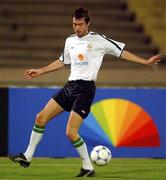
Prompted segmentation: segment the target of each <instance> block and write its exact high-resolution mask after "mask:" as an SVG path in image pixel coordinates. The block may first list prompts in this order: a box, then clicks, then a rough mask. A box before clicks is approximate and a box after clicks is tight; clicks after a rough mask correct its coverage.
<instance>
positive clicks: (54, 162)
mask: <svg viewBox="0 0 166 180" xmlns="http://www.w3.org/2000/svg"><path fill="white" fill-rule="evenodd" d="M80 168H81V161H80V159H78V158H64V159H56V158H34V159H33V162H32V164H31V165H30V167H28V168H22V167H21V166H19V165H18V164H16V163H14V162H12V161H10V160H8V159H7V158H2V157H0V179H3V180H15V179H20V180H26V179H27V180H33V179H35V180H47V179H57V180H63V179H66V180H73V179H85V177H84V178H75V175H76V174H77V173H78V172H79V169H80ZM95 169H96V176H95V177H92V178H91V179H93V180H95V179H97V180H108V179H110V180H119V179H120V180H128V179H130V180H137V179H139V180H165V179H166V159H132V158H131V159H124V158H113V159H112V160H111V162H110V163H109V164H108V165H107V166H103V167H97V166H95Z"/></svg>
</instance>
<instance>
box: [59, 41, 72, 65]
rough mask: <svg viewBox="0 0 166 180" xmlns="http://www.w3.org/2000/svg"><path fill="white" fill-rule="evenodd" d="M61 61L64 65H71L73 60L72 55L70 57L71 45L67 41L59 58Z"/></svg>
mask: <svg viewBox="0 0 166 180" xmlns="http://www.w3.org/2000/svg"><path fill="white" fill-rule="evenodd" d="M59 60H60V61H61V62H63V63H64V64H70V63H71V59H70V55H69V43H68V40H67V39H66V42H65V47H64V51H63V53H62V54H61V56H60V57H59Z"/></svg>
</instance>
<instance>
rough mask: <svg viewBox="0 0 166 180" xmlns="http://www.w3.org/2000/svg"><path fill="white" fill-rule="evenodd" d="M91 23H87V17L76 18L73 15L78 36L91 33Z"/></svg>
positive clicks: (74, 27)
mask: <svg viewBox="0 0 166 180" xmlns="http://www.w3.org/2000/svg"><path fill="white" fill-rule="evenodd" d="M89 25H90V23H88V24H86V22H85V18H80V19H75V17H73V29H74V31H75V33H76V34H77V36H78V37H83V36H85V35H87V34H88V33H89Z"/></svg>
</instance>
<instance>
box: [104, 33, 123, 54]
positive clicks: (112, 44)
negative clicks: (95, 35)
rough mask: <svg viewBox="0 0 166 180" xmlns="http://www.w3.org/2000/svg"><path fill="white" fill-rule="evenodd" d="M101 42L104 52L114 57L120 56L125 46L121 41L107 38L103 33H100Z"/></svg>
mask: <svg viewBox="0 0 166 180" xmlns="http://www.w3.org/2000/svg"><path fill="white" fill-rule="evenodd" d="M101 37H102V40H101V43H102V45H103V46H104V50H105V54H111V55H113V56H116V57H120V56H121V53H122V51H123V49H124V47H125V44H124V43H122V42H118V41H115V40H113V39H110V38H107V37H106V36H104V35H101Z"/></svg>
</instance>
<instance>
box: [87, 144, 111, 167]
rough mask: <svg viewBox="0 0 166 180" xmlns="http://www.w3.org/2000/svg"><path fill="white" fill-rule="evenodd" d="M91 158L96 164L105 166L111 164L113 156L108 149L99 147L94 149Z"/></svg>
mask: <svg viewBox="0 0 166 180" xmlns="http://www.w3.org/2000/svg"><path fill="white" fill-rule="evenodd" d="M90 157H91V160H92V161H93V162H94V164H96V165H98V166H104V165H106V164H108V163H109V162H110V160H111V158H112V154H111V151H110V150H109V149H108V148H107V147H105V146H102V145H99V146H95V147H94V148H93V149H92V151H91V153H90Z"/></svg>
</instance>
